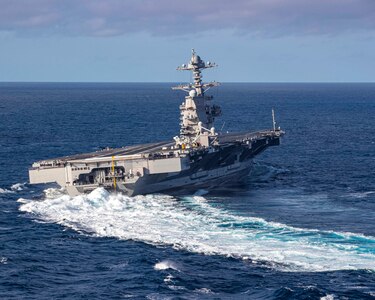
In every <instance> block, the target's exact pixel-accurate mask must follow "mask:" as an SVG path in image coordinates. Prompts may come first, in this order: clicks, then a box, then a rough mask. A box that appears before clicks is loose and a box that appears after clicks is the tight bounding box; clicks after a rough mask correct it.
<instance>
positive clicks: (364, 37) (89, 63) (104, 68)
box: [0, 0, 375, 82]
mask: <svg viewBox="0 0 375 300" xmlns="http://www.w3.org/2000/svg"><path fill="white" fill-rule="evenodd" d="M191 48H195V49H196V51H197V52H198V54H199V55H200V56H201V57H202V58H203V59H204V60H210V61H215V62H216V63H218V64H219V68H218V69H216V70H209V71H207V72H206V74H207V77H205V78H206V79H216V80H218V81H234V82H242V81H244V82H300V81H303V82H306V81H307V82H309V81H314V82H348V81H349V82H351V81H355V82H358V81H359V82H374V81H375V80H374V79H375V0H232V1H229V0H189V1H185V0H105V1H104V0H0V81H116V82H117V81H120V82H127V81H138V82H143V81H154V82H159V81H186V80H188V79H189V75H188V74H185V73H181V72H177V71H175V68H176V67H177V65H180V64H182V63H186V62H187V61H188V59H189V57H190V53H191Z"/></svg>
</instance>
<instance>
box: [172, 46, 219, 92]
mask: <svg viewBox="0 0 375 300" xmlns="http://www.w3.org/2000/svg"><path fill="white" fill-rule="evenodd" d="M217 66H218V65H217V64H215V63H212V62H209V61H207V62H204V61H203V60H202V59H201V58H200V57H199V56H198V55H197V54H196V52H195V51H194V49H192V56H191V59H190V62H189V63H188V64H187V65H186V64H183V65H182V66H180V67H177V70H179V71H180V70H184V71H185V70H188V71H192V72H193V79H194V83H188V84H181V85H178V86H175V87H173V88H172V89H173V90H183V91H185V92H188V93H189V92H190V91H191V90H192V89H194V90H195V92H196V95H197V96H204V92H205V91H208V90H209V89H210V88H211V87H214V86H218V85H220V83H219V82H216V81H213V82H207V83H202V74H201V73H202V71H201V70H203V69H208V68H214V67H217Z"/></svg>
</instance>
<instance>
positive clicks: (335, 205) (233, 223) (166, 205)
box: [0, 83, 375, 299]
mask: <svg viewBox="0 0 375 300" xmlns="http://www.w3.org/2000/svg"><path fill="white" fill-rule="evenodd" d="M169 86H170V85H169V84H5V83H3V84H0V168H1V169H0V170H1V173H0V201H1V204H2V207H1V210H0V297H1V298H4V299H9V298H10V299H12V298H15V299H18V298H35V299H41V298H46V299H51V298H69V299H70V298H131V297H135V298H148V299H166V298H167V299H170V298H174V297H178V298H184V299H202V298H224V299H231V298H239V299H373V298H375V213H374V208H375V184H374V179H375V135H373V133H372V129H373V127H374V125H375V122H374V121H373V115H374V113H375V84H226V85H225V86H223V87H221V88H220V89H219V90H218V91H217V92H215V93H214V96H217V97H216V98H217V103H218V104H220V105H221V106H222V107H223V111H224V115H223V117H222V120H220V121H219V120H218V122H217V125H216V127H217V128H222V129H221V130H223V131H235V130H236V131H237V130H247V129H250V130H251V129H254V130H255V129H265V128H269V127H270V126H271V125H272V122H271V114H270V112H271V109H272V108H275V110H276V115H277V119H278V121H279V123H280V124H279V125H280V126H281V127H282V128H283V129H284V130H286V132H287V134H286V136H285V138H284V139H283V142H282V145H281V146H279V147H273V148H270V149H268V150H267V151H266V152H265V153H263V154H262V155H261V156H259V157H257V159H256V164H255V167H254V170H253V172H252V174H251V175H250V176H249V177H248V179H247V184H246V185H243V186H240V187H239V186H236V187H232V188H231V187H229V188H220V189H217V190H215V191H210V192H208V191H204V190H199V191H196V193H195V194H192V195H186V196H181V197H172V196H168V195H162V194H156V195H146V196H136V197H132V198H131V197H127V196H124V195H122V194H115V193H108V192H107V191H105V190H103V189H100V188H99V189H96V190H94V191H93V192H92V193H91V194H88V195H82V196H76V197H69V196H68V195H66V194H65V193H64V191H63V190H61V189H59V188H58V187H56V186H53V185H49V186H42V185H40V186H31V185H29V184H28V183H27V168H28V167H29V165H30V164H31V163H32V162H33V161H35V160H38V159H43V158H52V157H56V156H61V155H68V154H74V153H81V152H86V151H95V150H97V149H100V148H101V147H105V146H111V147H119V146H124V145H132V144H136V143H142V142H151V141H158V140H165V139H168V138H170V137H173V136H174V135H176V133H177V132H178V117H179V112H178V105H179V102H181V98H182V97H183V94H180V93H178V92H177V93H176V92H173V91H170V90H169ZM224 120H225V123H224Z"/></svg>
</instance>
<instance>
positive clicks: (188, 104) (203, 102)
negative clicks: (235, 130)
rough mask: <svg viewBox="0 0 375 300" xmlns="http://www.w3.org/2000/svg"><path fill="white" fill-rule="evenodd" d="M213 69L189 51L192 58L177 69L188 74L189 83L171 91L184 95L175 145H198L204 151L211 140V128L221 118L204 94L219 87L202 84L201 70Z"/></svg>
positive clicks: (213, 134)
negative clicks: (190, 74)
mask: <svg viewBox="0 0 375 300" xmlns="http://www.w3.org/2000/svg"><path fill="white" fill-rule="evenodd" d="M213 67H217V64H215V63H212V62H209V61H207V62H204V61H203V60H202V59H201V58H200V56H199V55H197V53H196V52H195V51H194V49H192V56H191V59H190V61H189V63H188V64H183V65H181V66H179V67H177V70H183V71H186V70H187V71H192V73H193V80H194V82H193V83H188V84H182V85H178V86H176V87H173V88H172V89H173V90H183V91H185V92H187V93H188V95H187V96H186V97H185V101H184V102H183V103H182V104H181V105H180V114H181V117H180V120H181V122H180V126H181V128H180V136H179V137H176V138H175V140H176V144H178V145H182V144H184V145H189V146H192V145H199V146H205V147H208V146H210V145H211V143H212V142H213V141H214V140H215V137H216V135H217V134H216V133H215V128H214V127H213V124H214V120H215V118H216V117H218V116H220V115H221V108H220V107H219V106H218V105H212V104H211V100H212V99H213V96H206V95H205V92H206V91H208V90H209V89H210V88H211V87H214V86H218V85H220V84H219V83H218V82H216V81H213V82H208V83H203V82H202V70H203V69H208V68H213Z"/></svg>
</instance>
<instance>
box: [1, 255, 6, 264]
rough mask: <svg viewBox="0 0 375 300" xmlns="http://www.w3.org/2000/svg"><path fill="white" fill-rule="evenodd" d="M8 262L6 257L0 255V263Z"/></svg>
mask: <svg viewBox="0 0 375 300" xmlns="http://www.w3.org/2000/svg"><path fill="white" fill-rule="evenodd" d="M7 263H8V258H6V257H4V256H3V257H0V265H6V264H7Z"/></svg>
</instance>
